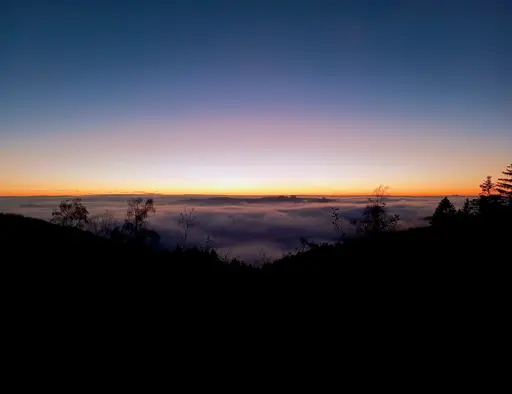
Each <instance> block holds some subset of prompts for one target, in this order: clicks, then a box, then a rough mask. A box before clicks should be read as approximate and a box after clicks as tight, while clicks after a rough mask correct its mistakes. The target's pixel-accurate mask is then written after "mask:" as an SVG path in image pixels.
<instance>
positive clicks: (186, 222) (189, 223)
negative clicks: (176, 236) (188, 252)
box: [178, 208, 197, 247]
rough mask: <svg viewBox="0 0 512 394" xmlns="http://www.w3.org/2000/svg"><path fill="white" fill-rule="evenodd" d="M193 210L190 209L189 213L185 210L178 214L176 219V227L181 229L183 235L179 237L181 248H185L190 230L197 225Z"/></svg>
mask: <svg viewBox="0 0 512 394" xmlns="http://www.w3.org/2000/svg"><path fill="white" fill-rule="evenodd" d="M194 211H195V208H192V209H191V210H190V211H187V208H185V209H184V210H183V212H180V216H179V218H178V225H179V226H180V227H181V228H182V230H183V234H182V236H181V246H182V247H185V244H186V243H187V238H188V234H189V232H190V230H191V229H192V228H193V227H194V226H195V225H196V224H197V222H196V219H197V217H196V216H194Z"/></svg>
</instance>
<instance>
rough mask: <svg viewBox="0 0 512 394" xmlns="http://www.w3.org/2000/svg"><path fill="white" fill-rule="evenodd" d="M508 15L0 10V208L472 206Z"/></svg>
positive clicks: (397, 7)
mask: <svg viewBox="0 0 512 394" xmlns="http://www.w3.org/2000/svg"><path fill="white" fill-rule="evenodd" d="M511 20H512V2H510V1H507V0H502V1H494V0H482V1H470V0H467V1H450V0H443V1H434V0H432V1H413V0H404V1H384V0H379V1H353V2H351V1H334V0H333V1H319V0H316V1H299V0H295V1H285V0H281V1H280V0H272V1H266V0H258V1H250V0H245V1H244V0H238V1H218V0H208V1H194V0H186V1H172V0H168V1H149V0H145V1H129V0H122V1H109V0H101V1H96V0H75V1H69V0H67V1H64V0H63V1H53V0H46V1H39V0H37V1H28V0H27V1H16V0H11V1H10V0H7V1H3V2H2V3H1V5H0V195H26V194H68V193H74V194H80V193H105V192H115V193H118V192H134V191H144V192H160V193H208V194H214V193H219V194H226V193H238V194H274V193H279V194H281V193H285V194H330V193H341V194H344V193H347V194H358V193H367V192H369V191H371V190H372V189H373V188H374V187H375V186H377V185H379V184H381V183H383V184H387V185H389V186H391V189H390V192H391V193H392V194H447V193H449V194H452V193H461V194H464V193H466V194H468V193H475V192H477V190H478V184H479V183H480V181H481V180H482V179H483V178H484V177H485V176H486V175H488V174H489V175H494V176H495V177H497V176H498V175H500V171H501V170H502V169H503V168H504V167H505V166H506V165H508V164H510V163H511V162H512V78H511V70H512V45H511V42H512V23H510V21H511Z"/></svg>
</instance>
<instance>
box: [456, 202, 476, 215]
mask: <svg viewBox="0 0 512 394" xmlns="http://www.w3.org/2000/svg"><path fill="white" fill-rule="evenodd" d="M458 213H459V214H460V215H462V216H473V215H475V213H476V207H475V201H474V200H470V199H469V198H466V201H464V205H463V206H462V208H461V209H459V210H458Z"/></svg>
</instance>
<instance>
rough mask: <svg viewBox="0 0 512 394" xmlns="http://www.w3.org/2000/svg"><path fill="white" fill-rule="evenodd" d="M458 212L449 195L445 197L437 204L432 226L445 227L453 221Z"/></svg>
mask: <svg viewBox="0 0 512 394" xmlns="http://www.w3.org/2000/svg"><path fill="white" fill-rule="evenodd" d="M468 205H469V204H468ZM456 213H457V211H456V210H455V207H454V206H453V204H452V202H451V201H450V200H449V199H448V197H445V198H443V199H442V200H441V202H440V203H439V205H438V206H437V208H436V210H435V212H434V214H433V215H432V220H431V221H430V223H431V224H432V226H436V227H443V226H445V225H446V224H448V223H450V222H451V221H452V219H453V218H454V217H455V214H456Z"/></svg>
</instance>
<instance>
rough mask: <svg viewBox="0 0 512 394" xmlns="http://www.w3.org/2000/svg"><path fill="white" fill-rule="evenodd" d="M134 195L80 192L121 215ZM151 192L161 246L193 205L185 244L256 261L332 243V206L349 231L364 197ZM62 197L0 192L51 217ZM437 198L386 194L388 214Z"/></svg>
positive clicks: (174, 237)
mask: <svg viewBox="0 0 512 394" xmlns="http://www.w3.org/2000/svg"><path fill="white" fill-rule="evenodd" d="M131 197H133V196H128V195H106V196H84V197H82V201H83V203H84V205H85V206H86V207H87V209H88V210H89V212H90V214H91V215H95V214H99V213H102V212H104V211H105V210H108V211H110V212H111V213H112V214H113V215H114V216H115V218H116V219H118V220H122V219H123V218H124V215H125V213H126V201H127V199H129V198H131ZM141 197H144V198H146V197H152V198H153V199H154V201H155V207H156V213H155V214H154V215H152V216H151V217H150V219H149V222H150V225H151V227H152V228H154V229H155V230H157V231H158V232H159V234H160V236H161V242H162V244H163V245H164V246H167V247H174V246H176V244H177V243H178V241H179V239H180V237H181V235H182V230H181V229H180V227H179V225H178V217H179V214H180V212H182V211H184V209H185V208H186V209H187V210H191V209H193V208H194V209H195V211H194V215H195V216H196V218H197V219H196V226H195V227H194V228H193V229H192V230H191V231H190V234H189V237H188V243H189V244H190V245H192V244H197V245H203V244H204V243H205V240H206V239H207V237H210V238H211V239H212V240H213V246H214V247H215V248H216V249H217V251H219V252H221V253H222V254H223V255H226V254H227V255H228V256H230V257H239V258H242V259H244V260H245V261H253V262H254V261H258V260H260V259H261V258H262V256H263V255H265V256H267V257H272V258H278V257H280V256H282V254H283V253H286V252H291V251H295V250H296V249H297V248H298V247H299V245H300V244H299V238H300V237H306V238H308V239H310V240H312V241H317V242H330V241H332V240H333V239H334V238H335V237H336V233H335V231H334V229H333V226H332V223H331V221H332V219H331V218H330V216H329V215H330V213H331V211H332V208H333V207H337V208H339V212H340V214H341V215H342V217H343V218H344V220H345V221H346V222H345V223H344V228H345V231H346V232H347V233H349V234H350V233H351V232H353V226H351V225H350V224H349V222H348V221H349V220H350V219H353V218H358V217H360V216H361V212H362V210H363V209H364V207H365V205H366V204H367V202H368V198H367V197H339V198H338V197H328V199H329V201H327V202H326V201H321V200H320V201H319V198H318V197H315V198H311V199H305V200H303V199H302V198H298V200H297V201H295V202H293V201H291V200H287V199H283V201H279V200H277V199H276V200H273V199H268V200H267V199H264V200H258V199H256V198H254V197H253V198H250V197H247V198H242V197H231V198H226V199H222V198H211V197H208V196H195V197H191V196H141ZM64 198H65V197H0V212H4V213H18V214H22V215H25V216H30V217H35V218H40V219H46V220H49V219H50V218H51V214H52V211H53V209H55V208H57V207H58V205H59V202H60V201H61V200H62V199H64ZM464 199H465V197H459V196H457V197H450V200H451V201H452V202H453V203H454V205H455V206H456V207H460V206H462V204H463V202H464ZM440 200H441V197H388V198H387V206H388V208H389V211H390V212H391V213H397V214H399V215H400V217H401V222H400V223H401V228H408V227H416V226H425V225H426V224H427V222H426V221H425V220H424V218H425V217H426V216H430V215H432V213H433V212H434V209H435V208H436V206H437V204H438V203H439V201H440Z"/></svg>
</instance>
